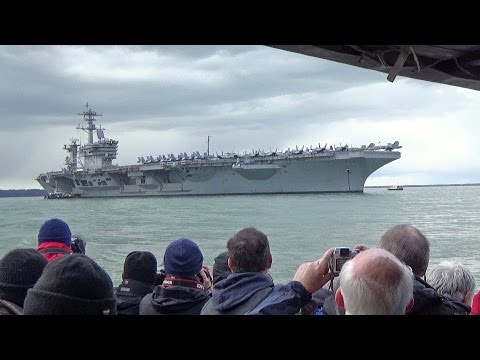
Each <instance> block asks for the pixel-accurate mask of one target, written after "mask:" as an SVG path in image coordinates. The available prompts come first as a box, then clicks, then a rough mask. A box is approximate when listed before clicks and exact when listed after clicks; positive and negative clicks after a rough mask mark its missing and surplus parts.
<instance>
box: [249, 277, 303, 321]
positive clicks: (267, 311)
mask: <svg viewBox="0 0 480 360" xmlns="http://www.w3.org/2000/svg"><path fill="white" fill-rule="evenodd" d="M311 299H312V294H310V293H309V292H308V291H307V289H305V287H304V286H303V285H302V283H300V282H298V281H290V282H289V283H287V284H286V285H275V286H274V287H273V289H272V291H270V292H269V293H268V294H267V296H266V297H265V298H264V299H263V300H262V301H261V302H259V303H258V304H257V305H256V306H255V307H254V308H253V309H252V310H250V311H249V312H247V313H246V314H245V315H295V314H297V313H298V312H299V311H300V309H301V308H302V306H305V304H307V303H308V302H309V301H310V300H311Z"/></svg>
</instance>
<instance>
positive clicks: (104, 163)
mask: <svg viewBox="0 0 480 360" xmlns="http://www.w3.org/2000/svg"><path fill="white" fill-rule="evenodd" d="M86 107H87V110H86V111H84V112H83V113H80V114H79V115H83V117H84V121H85V122H86V123H87V124H88V126H85V127H83V126H78V127H77V129H81V130H83V131H85V132H87V134H88V143H87V144H85V145H83V146H81V145H80V144H78V143H77V142H78V140H77V139H72V141H71V143H70V144H69V145H64V149H65V150H66V151H67V152H68V153H69V155H68V156H67V157H66V159H65V165H66V167H65V168H63V169H62V170H61V171H53V172H47V173H43V174H40V175H39V176H38V177H37V178H36V180H37V181H38V182H39V183H40V185H41V186H42V187H43V188H44V189H45V190H47V191H48V192H53V191H55V189H58V188H61V189H62V191H64V192H66V193H69V194H72V195H75V196H76V197H82V198H90V197H129V196H132V197H135V196H172V195H174V196H187V195H233V194H286V193H322V192H363V189H364V185H365V181H366V180H367V178H368V177H369V176H370V175H371V174H372V173H373V172H374V171H376V170H378V169H379V168H380V167H382V166H384V165H386V164H388V163H389V162H391V161H394V160H397V159H399V158H400V152H398V151H394V150H396V149H400V148H401V146H399V143H398V141H395V142H394V143H393V144H390V143H389V144H388V145H385V146H375V144H373V143H371V144H370V145H368V146H365V145H362V146H361V147H359V148H354V147H348V146H343V147H336V148H333V147H331V146H330V148H329V149H327V148H326V145H325V146H324V147H321V146H320V145H319V146H318V147H317V148H312V147H311V148H307V149H305V150H304V148H303V147H302V149H298V148H297V149H295V150H287V151H284V152H278V153H277V152H268V153H264V152H260V151H258V152H252V153H250V154H236V153H228V154H226V155H221V156H219V155H217V156H213V155H210V154H209V153H208V152H207V153H205V154H204V155H201V154H200V153H199V152H198V151H197V152H195V153H192V154H191V155H190V156H188V155H187V154H186V153H183V154H179V155H178V156H174V155H173V154H170V155H167V156H165V155H162V156H158V157H157V158H153V157H152V156H149V157H147V159H145V158H143V157H142V158H140V157H139V158H138V164H136V165H128V166H119V165H114V164H112V161H113V160H114V159H116V157H117V150H118V141H117V140H112V139H108V138H106V137H105V135H104V131H103V130H105V129H103V128H101V127H98V128H97V127H96V125H95V124H94V121H95V120H96V119H95V116H102V115H101V114H97V113H96V112H95V111H93V110H92V109H90V108H89V107H88V103H87V105H86ZM94 133H96V135H97V138H98V140H97V141H94Z"/></svg>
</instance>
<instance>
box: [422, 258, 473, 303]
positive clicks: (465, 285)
mask: <svg viewBox="0 0 480 360" xmlns="http://www.w3.org/2000/svg"><path fill="white" fill-rule="evenodd" d="M427 282H428V284H429V285H430V286H431V287H433V288H434V289H435V290H437V292H438V293H439V294H441V295H444V296H445V295H448V296H451V297H452V298H454V299H455V300H458V301H460V302H462V303H464V304H467V305H468V306H471V305H472V300H473V295H474V294H475V286H476V282H475V278H474V277H473V275H472V273H471V272H470V271H469V270H468V269H467V268H466V267H465V266H463V265H462V264H460V263H458V262H455V261H443V262H441V263H440V264H438V265H437V266H435V267H434V268H433V269H431V270H429V271H428V272H427Z"/></svg>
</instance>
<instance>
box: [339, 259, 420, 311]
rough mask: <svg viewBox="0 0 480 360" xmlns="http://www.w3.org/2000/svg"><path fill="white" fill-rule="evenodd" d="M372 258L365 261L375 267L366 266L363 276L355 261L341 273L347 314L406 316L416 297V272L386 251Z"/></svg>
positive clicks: (351, 261)
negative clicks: (411, 302)
mask: <svg viewBox="0 0 480 360" xmlns="http://www.w3.org/2000/svg"><path fill="white" fill-rule="evenodd" d="M372 250H373V249H372ZM368 251H370V250H365V253H366V252H368ZM357 256H358V255H357ZM370 256H371V258H368V259H364V261H367V260H368V261H369V262H370V263H371V265H372V266H371V267H366V268H365V270H364V271H363V272H362V273H361V275H359V274H358V269H357V266H356V265H357V263H356V262H355V261H354V260H355V258H354V259H353V260H350V261H347V262H346V263H345V264H344V265H343V268H342V271H341V272H340V288H341V291H342V295H343V301H344V306H345V311H346V313H348V314H352V315H404V314H405V311H406V308H407V305H408V303H409V302H410V300H411V299H412V298H413V273H412V270H411V269H410V268H409V267H407V266H406V265H404V264H403V263H401V262H400V260H398V259H397V258H396V257H395V256H394V255H392V254H390V253H389V252H388V251H386V250H382V249H376V254H371V255H370Z"/></svg>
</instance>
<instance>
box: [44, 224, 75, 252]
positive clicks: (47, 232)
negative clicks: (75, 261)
mask: <svg viewBox="0 0 480 360" xmlns="http://www.w3.org/2000/svg"><path fill="white" fill-rule="evenodd" d="M50 241H52V242H60V243H64V244H65V245H67V246H71V245H72V232H71V231H70V228H69V227H68V224H67V223H66V222H65V221H63V220H61V219H57V218H53V219H50V220H47V221H45V222H44V223H43V225H42V226H41V227H40V231H39V232H38V245H40V244H43V243H44V242H50Z"/></svg>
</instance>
